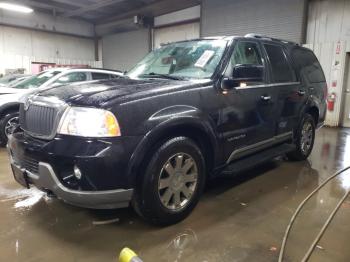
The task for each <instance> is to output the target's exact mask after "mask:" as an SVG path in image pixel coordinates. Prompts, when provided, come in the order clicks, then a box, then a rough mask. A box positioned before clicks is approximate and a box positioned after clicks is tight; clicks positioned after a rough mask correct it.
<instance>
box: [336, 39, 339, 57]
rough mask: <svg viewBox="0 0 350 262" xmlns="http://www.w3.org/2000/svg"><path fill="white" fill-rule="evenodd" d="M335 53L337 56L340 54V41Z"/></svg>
mask: <svg viewBox="0 0 350 262" xmlns="http://www.w3.org/2000/svg"><path fill="white" fill-rule="evenodd" d="M335 53H336V54H337V55H339V54H340V41H338V43H337V48H336V49H335Z"/></svg>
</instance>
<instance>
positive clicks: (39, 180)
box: [9, 153, 133, 209]
mask: <svg viewBox="0 0 350 262" xmlns="http://www.w3.org/2000/svg"><path fill="white" fill-rule="evenodd" d="M9 156H10V162H11V168H12V171H13V173H17V176H18V174H22V175H23V178H22V179H23V181H25V182H26V183H27V184H28V186H29V185H34V186H35V187H37V188H39V189H41V190H44V191H46V192H50V193H52V194H54V195H55V196H57V197H58V198H60V199H62V200H63V201H64V202H67V203H69V204H72V205H75V206H80V207H85V208H95V209H112V208H121V207H127V206H128V205H129V203H130V200H131V198H132V194H133V190H132V189H116V190H106V191H79V190H72V189H69V188H67V187H65V186H64V185H62V183H61V182H60V181H59V180H58V179H57V176H56V174H55V172H54V170H53V168H52V167H51V165H49V164H47V163H43V162H39V169H38V170H39V171H38V174H33V173H31V172H30V171H28V170H25V169H24V168H23V167H21V166H19V165H17V164H16V163H15V162H14V160H13V158H12V156H11V153H9Z"/></svg>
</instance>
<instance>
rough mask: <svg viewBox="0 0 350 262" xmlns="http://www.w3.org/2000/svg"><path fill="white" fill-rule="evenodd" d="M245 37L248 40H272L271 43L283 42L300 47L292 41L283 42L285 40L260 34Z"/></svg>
mask: <svg viewBox="0 0 350 262" xmlns="http://www.w3.org/2000/svg"><path fill="white" fill-rule="evenodd" d="M244 37H247V38H259V39H265V40H271V41H278V42H282V43H285V44H292V45H298V44H297V43H295V42H292V41H287V40H283V39H278V38H273V37H269V36H265V35H260V34H255V33H250V34H246V35H245V36H244Z"/></svg>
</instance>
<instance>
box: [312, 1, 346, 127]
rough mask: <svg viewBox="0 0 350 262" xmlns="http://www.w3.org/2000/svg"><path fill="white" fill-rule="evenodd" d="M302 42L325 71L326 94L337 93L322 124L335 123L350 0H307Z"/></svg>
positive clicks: (340, 103) (341, 90)
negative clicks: (307, 7)
mask: <svg viewBox="0 0 350 262" xmlns="http://www.w3.org/2000/svg"><path fill="white" fill-rule="evenodd" d="M306 41H307V44H306V46H307V47H309V48H310V49H312V50H314V52H315V54H316V55H317V57H318V59H319V60H320V62H321V65H322V67H323V69H324V71H325V75H326V78H327V83H328V93H329V94H330V93H333V92H334V93H335V94H336V96H337V99H336V102H335V108H334V111H328V112H327V118H326V125H329V126H338V125H339V123H340V120H341V117H342V116H341V113H342V109H343V106H344V105H343V93H344V85H345V83H344V74H345V66H346V53H348V52H350V1H349V0H311V1H310V2H309V14H308V21H307V35H306Z"/></svg>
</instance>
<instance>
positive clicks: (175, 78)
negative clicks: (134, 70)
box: [141, 72, 184, 80]
mask: <svg viewBox="0 0 350 262" xmlns="http://www.w3.org/2000/svg"><path fill="white" fill-rule="evenodd" d="M141 76H143V77H149V76H150V77H159V78H165V79H171V80H184V77H181V76H172V75H167V74H158V73H154V72H151V73H148V74H142V75H141Z"/></svg>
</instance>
